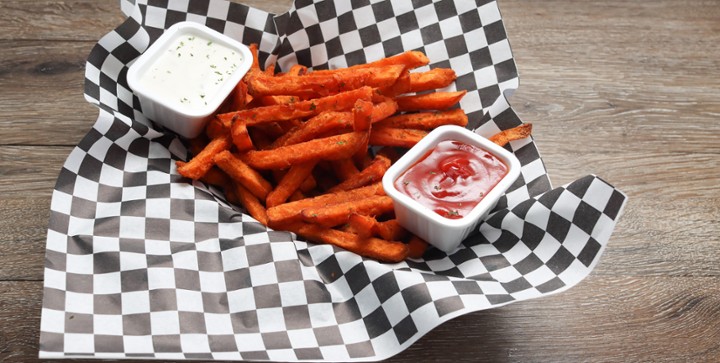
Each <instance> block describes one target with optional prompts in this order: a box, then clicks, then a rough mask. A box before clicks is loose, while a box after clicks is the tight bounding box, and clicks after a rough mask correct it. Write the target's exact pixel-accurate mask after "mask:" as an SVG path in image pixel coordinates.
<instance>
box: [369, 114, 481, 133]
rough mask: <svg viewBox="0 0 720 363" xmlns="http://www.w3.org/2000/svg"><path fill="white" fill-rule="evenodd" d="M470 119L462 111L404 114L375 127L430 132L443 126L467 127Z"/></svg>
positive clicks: (381, 122)
mask: <svg viewBox="0 0 720 363" xmlns="http://www.w3.org/2000/svg"><path fill="white" fill-rule="evenodd" d="M467 123H468V117H467V115H466V114H465V111H463V110H461V109H459V108H458V109H454V110H447V111H435V112H416V113H404V114H400V115H396V116H391V117H388V118H386V119H385V120H382V121H380V122H378V123H377V125H374V126H376V127H394V128H407V129H418V130H427V131H430V130H432V129H435V128H437V127H439V126H442V125H457V126H462V127H465V126H467Z"/></svg>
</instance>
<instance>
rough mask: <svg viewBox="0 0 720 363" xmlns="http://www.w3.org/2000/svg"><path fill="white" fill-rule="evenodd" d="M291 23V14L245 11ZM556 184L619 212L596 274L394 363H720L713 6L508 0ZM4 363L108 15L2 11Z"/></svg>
mask: <svg viewBox="0 0 720 363" xmlns="http://www.w3.org/2000/svg"><path fill="white" fill-rule="evenodd" d="M244 3H246V4H249V5H252V6H255V7H258V8H261V9H264V10H267V11H271V12H276V13H279V12H283V11H284V10H285V9H287V8H288V6H289V4H290V3H291V1H289V0H272V1H261V0H253V1H245V2H244ZM499 6H500V10H501V12H502V15H503V19H504V22H505V26H506V30H507V33H508V37H509V39H510V43H511V45H512V48H513V54H514V56H515V59H516V63H517V66H518V69H519V72H520V88H519V89H518V90H517V91H516V92H515V94H514V95H512V96H511V98H510V103H511V104H512V105H513V108H514V109H515V110H516V112H517V113H518V114H519V115H520V116H521V118H523V119H524V120H526V121H529V122H532V123H533V124H534V126H535V127H534V130H533V134H534V138H535V140H536V142H537V144H538V147H539V149H540V153H541V155H542V156H543V160H544V163H545V165H546V167H547V169H548V171H549V175H550V178H551V180H552V182H553V185H556V186H559V185H562V184H565V183H568V182H571V181H573V180H575V179H577V178H579V177H581V176H584V175H587V174H597V175H599V176H600V177H602V178H603V179H605V180H608V181H609V182H611V183H612V184H614V185H616V186H618V187H619V188H620V189H622V190H623V191H624V192H625V193H627V195H628V196H629V203H628V205H627V207H626V209H625V214H624V216H623V217H622V218H621V220H620V223H619V225H618V227H617V228H616V230H615V233H614V234H613V236H612V238H611V240H610V243H609V245H608V247H607V248H606V250H605V253H604V255H603V257H602V259H601V261H600V263H599V264H598V265H597V267H596V268H595V270H594V271H593V272H592V274H591V275H590V276H589V277H588V278H587V279H585V280H584V281H582V282H581V283H580V284H579V285H577V286H575V287H573V288H571V289H569V290H567V291H565V292H562V293H559V294H556V295H552V296H549V297H546V298H542V299H536V300H530V301H525V302H520V303H515V304H510V305H508V306H505V307H502V308H498V309H493V310H489V311H481V312H476V313H472V314H468V315H465V316H462V317H459V318H456V319H454V320H452V321H450V322H447V323H445V324H443V325H441V326H440V327H438V328H437V329H435V330H433V331H431V332H430V333H428V334H427V335H426V336H424V337H423V338H421V339H420V340H419V341H418V342H416V343H415V344H414V345H413V346H411V347H410V348H408V349H407V350H406V351H404V352H402V353H400V354H398V355H397V356H395V357H393V358H391V359H389V361H390V362H416V361H458V362H528V361H532V362H578V361H589V362H618V361H652V362H685V361H692V362H695V361H706V362H713V361H720V253H719V252H718V251H720V222H718V221H720V193H719V192H720V190H719V188H718V185H719V184H720V122H718V121H719V120H720V73H719V71H718V69H720V47H718V44H720V6H718V2H717V1H712V0H688V1H682V2H679V1H673V0H658V1H653V2H647V1H642V0H630V1H620V0H611V1H603V2H595V1H589V0H583V1H573V0H547V1H542V2H540V1H523V0H500V1H499ZM0 14H3V18H4V19H5V20H4V21H2V22H0V47H2V48H0V49H2V51H0V84H1V85H2V87H0V361H3V362H4V361H8V362H32V361H37V352H38V339H39V330H40V307H41V302H42V278H43V264H44V258H45V257H44V248H45V238H46V233H47V222H48V217H49V206H50V195H51V192H52V188H53V186H54V184H55V179H56V178H57V175H58V172H59V170H60V168H61V166H62V164H63V162H64V160H65V158H66V157H67V155H68V154H69V153H70V151H71V150H72V148H73V147H74V146H75V145H76V144H77V143H78V142H79V140H80V139H81V138H82V137H83V136H84V135H85V133H87V131H88V130H89V129H90V128H91V127H92V125H93V123H94V122H95V119H96V118H97V109H96V108H95V107H94V106H92V105H90V104H88V103H87V102H86V101H85V100H84V98H83V95H82V93H83V82H84V78H83V77H84V76H83V75H84V63H85V59H86V57H87V55H88V53H89V52H90V50H91V49H92V47H93V46H94V44H95V43H96V42H97V40H98V39H99V38H100V37H102V36H103V35H105V34H106V33H107V32H108V31H110V30H111V29H113V28H114V27H115V26H117V25H119V24H120V23H121V22H122V21H123V19H124V15H123V14H122V13H121V12H120V9H119V5H118V1H115V0H102V1H97V0H66V1H50V0H44V1H22V0H0Z"/></svg>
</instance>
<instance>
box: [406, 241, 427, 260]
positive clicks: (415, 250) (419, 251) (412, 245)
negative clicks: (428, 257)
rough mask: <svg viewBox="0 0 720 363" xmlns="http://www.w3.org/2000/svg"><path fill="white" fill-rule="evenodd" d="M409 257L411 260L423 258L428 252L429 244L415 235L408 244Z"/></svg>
mask: <svg viewBox="0 0 720 363" xmlns="http://www.w3.org/2000/svg"><path fill="white" fill-rule="evenodd" d="M407 247H408V256H407V257H410V258H421V257H422V256H423V255H424V254H425V251H427V248H428V243H427V242H425V240H423V239H421V238H420V237H418V236H416V235H413V236H412V237H410V241H408V243H407Z"/></svg>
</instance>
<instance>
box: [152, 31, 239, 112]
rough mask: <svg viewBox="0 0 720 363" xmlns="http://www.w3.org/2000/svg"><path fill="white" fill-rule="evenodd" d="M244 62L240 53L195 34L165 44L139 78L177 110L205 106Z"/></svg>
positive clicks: (184, 35) (185, 35) (182, 36)
mask: <svg viewBox="0 0 720 363" xmlns="http://www.w3.org/2000/svg"><path fill="white" fill-rule="evenodd" d="M242 61H243V56H242V54H240V53H238V52H237V51H235V50H233V49H230V48H228V47H226V46H225V45H223V44H220V43H217V42H213V41H211V40H209V39H207V38H205V37H203V36H200V35H197V34H192V33H190V34H183V35H181V36H179V37H177V38H176V39H175V40H174V41H172V42H170V43H168V48H167V49H165V50H164V51H162V52H161V53H160V54H159V55H158V57H157V58H156V59H155V61H154V63H152V64H150V66H149V67H147V70H146V71H145V73H144V74H142V75H141V77H140V83H141V84H142V86H143V87H144V88H145V89H146V90H148V91H149V92H152V93H154V94H156V95H158V97H161V98H162V99H163V100H164V102H166V103H168V104H169V105H174V106H175V107H178V108H179V109H180V110H192V109H195V108H198V107H205V106H206V105H207V104H208V103H209V102H211V101H210V100H212V99H213V98H214V97H215V96H216V93H217V92H218V91H219V90H220V89H221V88H222V86H223V84H224V83H225V82H226V81H227V80H228V79H229V78H230V75H232V74H233V72H234V71H235V70H236V69H237V68H238V66H239V65H240V63H241V62H242Z"/></svg>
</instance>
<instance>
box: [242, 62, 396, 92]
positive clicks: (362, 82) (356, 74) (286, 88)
mask: <svg viewBox="0 0 720 363" xmlns="http://www.w3.org/2000/svg"><path fill="white" fill-rule="evenodd" d="M404 69H405V67H404V66H403V65H390V66H386V67H365V68H362V69H357V70H355V71H353V72H336V73H321V74H317V73H315V72H309V73H307V74H305V75H301V76H294V75H285V76H282V77H270V76H267V75H258V76H256V77H253V78H252V80H251V81H250V83H249V84H248V87H249V92H250V94H251V95H252V96H254V97H260V96H267V95H308V94H310V95H313V94H314V95H317V96H324V95H328V94H335V93H338V92H343V91H347V90H352V89H356V88H360V87H364V86H370V87H375V88H376V87H385V86H389V85H392V84H393V83H395V81H396V80H397V79H398V77H400V75H401V74H402V72H403V70H404Z"/></svg>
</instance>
